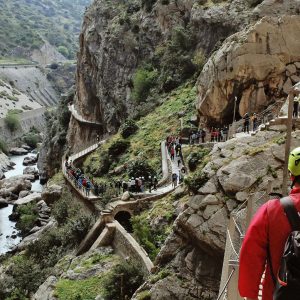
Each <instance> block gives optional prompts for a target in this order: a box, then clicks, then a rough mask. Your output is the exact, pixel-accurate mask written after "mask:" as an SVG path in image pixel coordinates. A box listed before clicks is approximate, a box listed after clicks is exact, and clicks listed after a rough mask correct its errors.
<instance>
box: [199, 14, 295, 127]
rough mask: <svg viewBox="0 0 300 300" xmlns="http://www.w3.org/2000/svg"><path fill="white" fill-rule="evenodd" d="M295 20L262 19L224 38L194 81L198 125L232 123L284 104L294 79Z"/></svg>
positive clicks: (279, 18)
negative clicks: (234, 117) (236, 118)
mask: <svg viewBox="0 0 300 300" xmlns="http://www.w3.org/2000/svg"><path fill="white" fill-rule="evenodd" d="M299 28H300V16H296V15H294V16H283V17H276V18H274V17H264V18H263V19H262V20H260V21H258V22H257V23H256V24H254V25H252V26H250V27H248V28H247V29H245V30H243V31H241V32H239V33H236V34H234V35H232V36H231V37H229V38H228V39H227V40H226V41H225V42H224V44H223V45H222V47H221V48H220V49H219V50H218V51H216V52H215V53H214V54H213V55H212V56H211V57H210V59H209V60H208V62H207V64H206V65H205V67H204V69H203V71H202V73H201V75H200V77H199V78H198V82H197V88H198V99H197V107H198V110H199V112H200V115H201V116H203V119H204V120H208V121H214V122H216V123H220V122H222V121H223V122H225V123H229V122H231V121H232V115H233V109H234V101H235V100H234V99H235V97H237V112H238V114H239V115H240V116H243V115H244V114H245V113H246V112H250V113H253V112H259V111H261V110H263V109H264V108H266V107H267V106H268V105H269V104H271V103H274V102H275V101H279V100H285V98H286V96H287V94H288V92H289V90H290V88H291V86H292V85H293V84H295V83H296V82H298V81H299V80H300V77H299V75H300V69H299V67H300V63H299V61H300V51H299V48H300V38H299V35H298V32H299Z"/></svg>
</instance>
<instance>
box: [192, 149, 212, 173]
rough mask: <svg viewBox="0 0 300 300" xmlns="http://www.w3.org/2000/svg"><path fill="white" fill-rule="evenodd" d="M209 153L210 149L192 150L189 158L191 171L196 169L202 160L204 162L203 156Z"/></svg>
mask: <svg viewBox="0 0 300 300" xmlns="http://www.w3.org/2000/svg"><path fill="white" fill-rule="evenodd" d="M207 154H209V150H208V149H200V150H199V151H197V152H192V153H191V154H190V155H189V156H188V158H187V163H188V167H189V169H190V171H192V172H193V171H195V170H196V169H197V166H198V165H199V163H200V162H202V160H203V158H204V157H205V156H206V155H207Z"/></svg>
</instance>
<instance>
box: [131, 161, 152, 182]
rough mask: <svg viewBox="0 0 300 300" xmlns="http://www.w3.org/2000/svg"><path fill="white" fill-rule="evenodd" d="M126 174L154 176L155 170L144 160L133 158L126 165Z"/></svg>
mask: <svg viewBox="0 0 300 300" xmlns="http://www.w3.org/2000/svg"><path fill="white" fill-rule="evenodd" d="M128 175H129V176H130V177H145V178H146V179H147V178H149V176H154V175H155V171H154V170H153V168H152V167H151V166H150V165H149V164H148V162H147V161H145V160H135V161H132V162H130V163H129V165H128Z"/></svg>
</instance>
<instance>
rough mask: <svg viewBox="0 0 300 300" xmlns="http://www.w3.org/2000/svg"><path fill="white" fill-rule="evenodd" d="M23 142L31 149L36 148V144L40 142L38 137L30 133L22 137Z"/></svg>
mask: <svg viewBox="0 0 300 300" xmlns="http://www.w3.org/2000/svg"><path fill="white" fill-rule="evenodd" d="M23 140H24V142H25V143H26V144H27V145H28V146H30V147H31V148H36V147H37V144H38V142H40V137H39V135H38V134H35V133H31V132H30V133H28V134H26V135H25V136H24V138H23Z"/></svg>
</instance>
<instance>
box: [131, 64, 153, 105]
mask: <svg viewBox="0 0 300 300" xmlns="http://www.w3.org/2000/svg"><path fill="white" fill-rule="evenodd" d="M156 78H157V71H155V70H152V71H150V70H147V69H144V68H141V69H138V70H137V71H136V73H135V74H134V76H133V91H132V96H133V99H134V100H135V101H136V102H137V103H140V102H142V101H144V100H146V98H147V97H148V95H149V91H150V89H151V88H153V87H154V86H155V84H156Z"/></svg>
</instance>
